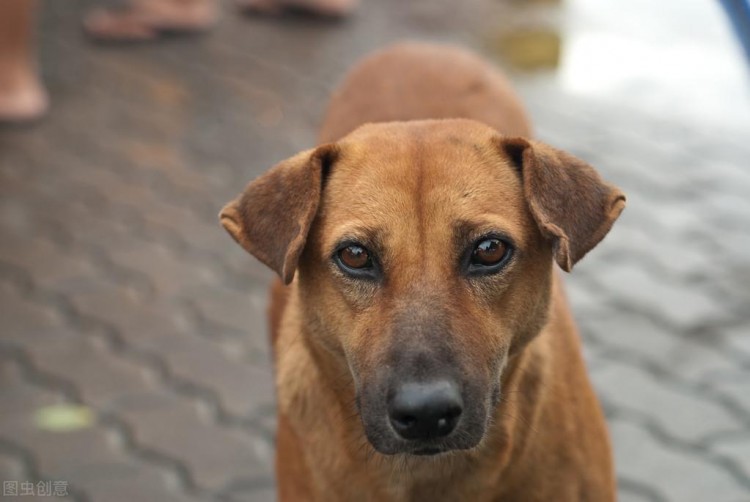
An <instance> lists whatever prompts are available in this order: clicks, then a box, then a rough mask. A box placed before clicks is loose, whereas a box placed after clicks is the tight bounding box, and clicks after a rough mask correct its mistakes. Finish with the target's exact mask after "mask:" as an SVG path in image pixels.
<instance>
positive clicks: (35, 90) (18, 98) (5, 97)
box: [0, 0, 49, 123]
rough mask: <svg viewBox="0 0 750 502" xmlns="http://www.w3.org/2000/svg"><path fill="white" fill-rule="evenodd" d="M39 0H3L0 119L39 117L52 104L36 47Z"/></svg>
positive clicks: (0, 17)
mask: <svg viewBox="0 0 750 502" xmlns="http://www.w3.org/2000/svg"><path fill="white" fill-rule="evenodd" d="M35 11H36V0H1V1H0V122H6V123H21V122H29V121H33V120H36V119H38V118H40V117H41V116H42V115H44V113H45V112H46V111H47V108H48V106H49V104H48V98H47V93H46V91H45V90H44V88H43V87H42V84H41V82H40V81H39V76H38V72H37V67H36V54H35V47H34V45H35V44H34V31H35V26H34V14H35Z"/></svg>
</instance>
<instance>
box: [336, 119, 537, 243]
mask: <svg viewBox="0 0 750 502" xmlns="http://www.w3.org/2000/svg"><path fill="white" fill-rule="evenodd" d="M497 139H498V134H497V133H496V132H495V131H494V130H492V129H491V128H489V127H487V126H484V125H482V124H479V123H476V122H472V121H465V120H445V121H424V122H417V123H414V122H404V123H392V124H377V125H368V126H365V127H363V128H360V129H359V130H357V131H356V132H355V133H353V134H351V135H350V136H347V137H346V138H345V139H344V140H342V141H341V142H340V143H339V145H340V155H339V156H338V158H337V160H336V163H335V165H334V166H333V168H332V169H331V173H330V177H329V180H328V182H327V184H326V190H325V191H324V198H323V208H324V211H325V213H326V214H328V215H331V217H332V219H334V220H335V221H338V222H345V221H352V222H355V223H356V222H359V223H361V226H363V227H369V228H381V227H383V226H391V224H392V223H393V221H394V220H399V221H400V222H402V224H401V225H399V226H400V228H404V229H411V230H413V229H414V227H416V226H419V227H421V228H424V227H425V226H432V227H446V226H450V225H452V224H453V223H454V222H455V221H458V220H466V221H474V220H477V219H481V218H482V217H483V216H492V217H495V218H499V219H500V220H502V221H507V226H511V227H512V226H514V225H516V224H517V223H521V222H522V221H523V220H525V219H526V216H527V213H528V211H527V209H526V203H525V200H524V198H523V189H522V185H521V180H520V176H519V174H518V172H517V171H516V169H515V168H514V167H513V166H512V165H511V162H510V161H509V160H508V159H507V158H506V157H505V156H504V154H503V153H502V151H501V149H500V148H499V146H498V144H497ZM417 219H419V221H417ZM409 220H413V223H414V224H413V225H409V224H408V221H409ZM509 230H512V229H509Z"/></svg>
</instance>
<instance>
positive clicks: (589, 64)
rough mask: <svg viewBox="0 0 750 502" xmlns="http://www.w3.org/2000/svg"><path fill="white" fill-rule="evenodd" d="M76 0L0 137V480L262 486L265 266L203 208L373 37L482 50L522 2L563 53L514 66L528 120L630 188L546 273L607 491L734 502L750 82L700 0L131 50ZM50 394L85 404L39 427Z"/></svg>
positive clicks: (392, 19)
mask: <svg viewBox="0 0 750 502" xmlns="http://www.w3.org/2000/svg"><path fill="white" fill-rule="evenodd" d="M91 3H92V2H77V3H76V4H75V5H71V4H70V3H68V2H51V1H49V2H47V3H46V4H45V7H46V12H45V15H44V19H43V27H44V30H43V36H42V39H43V51H42V52H43V66H44V72H45V79H46V81H47V83H48V86H49V88H50V90H51V93H52V98H53V102H54V106H53V109H52V113H51V115H50V116H49V118H48V119H47V120H46V121H44V122H43V123H41V124H39V125H38V127H36V128H33V129H28V130H7V129H5V130H0V323H1V324H0V326H1V328H0V329H1V331H0V479H2V480H3V481H13V482H15V481H18V482H24V481H25V482H34V483H36V482H37V481H40V480H49V481H52V480H56V481H63V482H66V483H68V484H67V486H66V488H67V491H68V493H69V495H68V499H70V500H78V501H107V502H109V501H123V502H130V501H133V500H138V501H159V502H161V501H164V502H167V501H188V500H196V501H197V500H227V501H266V500H272V499H273V493H274V491H273V478H272V468H271V463H272V455H273V427H274V419H273V394H272V387H271V369H270V366H269V361H268V349H267V346H266V335H265V321H264V316H263V311H264V307H265V287H266V284H267V282H268V279H269V278H270V274H269V273H268V272H267V271H265V270H264V269H263V268H262V267H261V266H260V265H259V264H258V263H257V262H255V261H254V260H253V259H251V258H250V257H249V256H247V255H245V254H244V252H242V251H241V250H240V249H239V247H237V246H235V245H234V244H233V243H232V242H231V241H230V239H229V238H228V237H227V236H226V235H225V234H224V232H223V231H222V230H221V229H220V228H219V226H218V225H217V222H216V214H217V212H218V209H219V208H220V207H221V205H222V204H223V203H224V202H225V201H226V200H228V199H229V198H230V197H232V196H234V195H235V194H236V193H237V192H238V191H239V190H240V189H241V187H242V186H244V184H245V182H246V181H247V180H249V179H250V178H252V177H254V176H256V175H258V174H259V173H260V172H262V171H263V170H265V169H266V168H268V167H269V166H271V165H272V164H273V163H275V162H276V161H278V160H280V159H282V158H285V157H287V156H289V155H291V154H293V153H295V152H296V151H298V150H301V149H303V148H307V147H310V146H312V144H313V141H314V136H315V127H316V124H317V121H318V120H319V117H320V113H321V109H322V106H323V104H324V103H325V99H326V96H327V95H328V93H329V92H330V90H331V89H332V87H333V86H334V85H335V82H336V81H337V80H338V79H339V78H340V77H341V75H342V73H343V72H344V71H345V69H346V68H347V67H348V66H349V65H350V64H351V63H352V62H353V61H354V60H356V59H357V58H358V57H359V56H360V55H362V54H364V53H366V52H367V51H368V50H370V49H372V48H374V47H378V46H381V45H383V44H384V43H386V42H388V41H390V40H396V39H399V38H402V37H405V36H410V37H421V38H431V39H439V40H452V41H458V42H461V43H464V44H466V45H469V46H472V47H474V48H476V49H478V50H482V51H485V52H486V51H487V49H488V48H489V47H494V46H495V45H493V40H495V37H496V35H497V34H498V33H502V31H503V29H505V28H506V27H508V26H512V25H515V24H518V19H534V20H535V21H534V22H535V23H540V25H541V26H548V27H549V26H552V27H562V28H561V31H560V33H561V34H562V44H563V53H562V60H561V62H560V64H559V68H558V71H557V72H542V73H536V74H534V75H522V74H518V75H515V79H516V80H517V83H518V86H519V88H520V89H521V91H522V93H523V94H524V97H525V99H526V101H527V102H528V104H529V107H530V109H531V111H532V115H533V116H534V119H535V123H536V124H537V126H538V131H539V135H540V137H542V138H544V139H545V140H547V141H548V142H550V143H554V144H555V145H557V146H559V147H562V148H565V149H568V150H571V151H573V152H575V153H577V154H578V155H580V156H582V157H583V158H586V159H587V160H589V161H590V162H591V163H592V164H594V165H596V166H597V167H598V168H599V169H600V170H601V171H602V172H604V173H605V175H606V176H607V177H608V178H610V179H611V180H613V181H614V182H616V183H618V184H619V185H620V186H622V187H623V188H624V189H625V191H626V192H627V193H628V196H629V206H628V209H627V210H626V213H625V214H624V216H623V218H622V219H621V220H620V222H619V223H618V224H617V225H616V228H615V231H614V232H613V233H612V234H611V235H610V236H609V237H608V238H607V240H606V241H605V243H604V244H603V245H602V246H601V247H600V248H599V249H597V250H596V251H595V252H593V253H592V254H591V255H590V256H589V257H587V258H586V260H584V262H582V263H581V265H580V267H578V269H577V270H576V271H575V273H574V274H573V275H572V276H571V277H570V280H569V281H568V284H569V289H570V291H571V295H572V297H573V301H574V305H575V311H576V316H577V318H578V320H579V323H580V325H581V327H582V331H583V333H584V336H585V341H586V350H587V358H588V360H589V363H590V370H591V374H592V377H593V379H594V381H595V384H596V387H597V389H598V391H599V394H600V397H601V399H602V401H603V403H604V405H605V408H606V411H607V416H608V419H609V424H610V428H611V431H612V435H613V438H614V442H615V449H616V457H617V469H618V478H619V482H620V495H621V500H623V501H627V502H636V501H639V502H640V501H652V502H660V501H680V502H684V501H695V502H703V501H709V500H710V501H712V502H724V501H727V502H740V501H748V500H750V309H749V308H748V307H750V286H749V284H750V251H748V250H749V249H750V166H749V165H748V159H750V145H749V144H748V143H747V132H748V131H749V130H750V105H749V104H748V98H747V93H746V89H747V82H748V80H747V72H746V68H744V67H743V62H742V60H741V57H740V52H739V48H735V47H734V46H732V45H731V44H732V42H731V40H729V38H728V37H729V36H728V32H727V31H726V27H725V25H724V20H723V19H722V16H721V13H720V12H718V11H714V10H712V7H711V6H710V5H707V4H708V2H692V3H691V6H690V8H687V7H686V4H681V3H680V2H679V1H675V0H670V1H669V2H667V1H665V2H663V3H661V2H660V3H659V6H660V7H659V9H662V10H660V11H658V12H654V8H655V7H654V6H655V3H653V2H650V3H645V4H644V3H643V2H642V1H639V2H635V1H634V2H632V7H631V8H630V10H629V11H626V12H618V11H615V10H614V9H615V8H617V5H618V4H619V5H620V6H622V3H621V2H613V1H606V2H592V1H589V0H575V1H573V0H571V1H569V2H568V6H567V10H566V11H563V13H562V14H560V13H558V12H553V11H550V10H549V9H546V8H534V9H533V12H531V11H530V10H529V11H527V10H525V9H530V8H529V7H524V6H522V5H520V4H518V3H516V4H514V5H515V7H513V8H510V9H509V8H506V7H505V6H504V5H503V3H502V2H500V1H496V2H490V1H489V0H471V1H466V2H462V3H461V6H462V7H461V8H460V9H459V8H458V7H457V5H458V4H456V3H455V2H450V1H448V0H440V1H438V0H419V1H417V0H414V1H410V2H401V1H399V0H378V1H367V0H365V4H364V6H363V9H362V10H361V11H360V12H359V14H358V16H357V17H356V18H354V19H352V20H351V21H350V22H347V23H340V24H337V23H324V22H310V21H308V20H303V19H299V18H290V19H285V20H280V21H274V20H269V19H257V18H239V17H237V16H234V15H233V14H231V13H228V15H227V16H226V18H225V20H224V22H223V23H222V25H221V30H219V31H217V32H215V33H213V34H211V35H209V36H206V37H201V38H196V39H187V38H177V39H172V40H169V41H167V42H166V43H163V44H160V45H156V46H125V47H124V46H115V47H97V46H92V45H89V44H87V43H86V42H85V41H84V40H82V38H81V37H80V35H79V33H78V25H77V23H78V18H79V16H80V12H81V9H83V8H85V7H86V6H87V5H90V4H91ZM700 3H702V4H703V6H702V7H700V8H698V7H696V6H697V4H700ZM628 5H631V3H628ZM680 5H682V7H681V6H680ZM649 6H650V7H649ZM649 9H650V10H649ZM519 12H520V14H521V16H518V14H519ZM706 13H707V14H706ZM514 16H515V17H514ZM659 16H661V17H659ZM607 23H610V24H609V25H607ZM607 26H609V27H607ZM613 27H615V28H613ZM555 29H557V28H555ZM726 44H729V46H727V45H726ZM726 47H730V48H729V49H728V51H727V49H726ZM735 49H736V50H735ZM490 52H493V51H490ZM55 404H77V405H83V406H85V407H86V408H84V409H89V410H91V411H93V412H94V414H95V419H94V420H93V421H92V422H91V423H90V424H89V425H88V426H84V427H80V428H78V429H75V430H72V431H69V432H64V433H63V432H59V431H55V430H51V429H50V426H49V424H47V425H46V426H43V425H44V423H42V422H39V421H38V420H36V421H35V418H34V417H37V418H39V411H40V410H43V409H45V407H47V406H50V405H55ZM84 418H85V417H84ZM84 422H85V421H84ZM16 486H17V487H19V490H20V489H22V488H23V489H26V490H27V491H34V493H35V494H36V498H37V499H39V500H42V499H44V491H43V486H44V485H40V486H37V485H34V486H33V490H29V487H30V485H23V486H22V485H20V484H18V485H16ZM4 488H5V486H4ZM10 498H11V497H9V499H10ZM34 499H35V497H32V496H27V497H19V500H34Z"/></svg>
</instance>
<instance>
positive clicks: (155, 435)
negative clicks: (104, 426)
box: [118, 394, 272, 490]
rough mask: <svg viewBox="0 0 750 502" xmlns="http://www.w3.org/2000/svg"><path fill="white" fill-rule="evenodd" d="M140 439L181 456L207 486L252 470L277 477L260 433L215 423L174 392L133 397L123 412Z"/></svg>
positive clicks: (171, 455) (212, 487) (217, 485)
mask: <svg viewBox="0 0 750 502" xmlns="http://www.w3.org/2000/svg"><path fill="white" fill-rule="evenodd" d="M118 416H120V417H122V418H123V419H124V420H125V422H126V423H127V424H128V425H129V426H130V427H132V430H133V434H134V438H135V441H136V442H137V443H138V444H141V445H145V446H147V447H148V448H149V449H150V450H153V451H156V452H159V453H161V454H163V455H165V456H167V457H169V458H174V459H180V461H181V462H183V463H184V464H185V465H186V466H188V468H189V472H190V474H191V476H192V478H193V479H194V481H195V483H196V484H197V485H198V486H199V487H200V488H202V489H207V490H220V489H221V488H222V487H224V485H226V484H227V483H228V482H230V481H231V480H232V479H234V478H237V477H239V476H244V475H246V474H247V473H248V472H253V473H256V474H257V475H258V476H259V477H261V476H265V477H270V476H271V472H272V471H271V469H272V467H271V466H272V452H271V449H270V448H269V446H268V444H267V443H266V442H265V441H264V440H263V439H261V438H260V437H255V436H254V435H252V434H250V433H249V432H244V431H240V430H237V429H231V428H227V427H223V426H222V425H221V424H217V423H212V419H211V418H210V417H208V416H206V412H205V411H204V412H202V411H201V410H200V409H199V408H197V406H196V405H195V403H193V402H191V401H190V400H187V399H185V398H181V397H178V396H176V395H172V394H153V395H149V396H144V397H143V398H142V399H139V400H132V401H130V402H129V403H128V406H127V407H123V408H122V409H121V410H119V412H118Z"/></svg>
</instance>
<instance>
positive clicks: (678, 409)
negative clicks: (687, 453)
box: [592, 361, 743, 444]
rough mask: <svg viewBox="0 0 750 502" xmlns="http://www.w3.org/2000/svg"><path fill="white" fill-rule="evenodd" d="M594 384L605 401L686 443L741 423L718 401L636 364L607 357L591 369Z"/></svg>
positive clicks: (735, 427) (729, 429)
mask: <svg viewBox="0 0 750 502" xmlns="http://www.w3.org/2000/svg"><path fill="white" fill-rule="evenodd" d="M592 373H593V378H594V385H595V386H596V388H597V390H598V391H599V392H600V394H602V395H603V396H605V402H609V403H613V404H615V405H616V406H617V407H618V408H622V409H625V410H631V411H633V412H635V413H637V414H639V416H642V417H648V418H649V419H650V420H653V421H654V422H656V423H657V424H658V425H659V427H661V429H662V430H663V431H666V433H667V434H669V435H670V436H673V437H675V438H679V439H680V440H682V441H685V442H686V443H688V444H691V443H697V442H700V441H701V440H703V439H705V438H706V437H707V436H709V435H711V434H713V433H716V432H725V431H739V430H741V429H742V428H743V423H742V421H741V420H739V419H738V418H737V417H735V416H733V415H732V414H731V412H729V411H727V410H726V409H725V408H723V407H722V406H721V405H719V404H717V403H715V402H712V401H709V400H707V399H705V398H702V397H701V396H700V395H697V394H696V393H694V392H689V391H685V390H680V388H679V387H678V386H676V385H670V384H669V383H667V382H664V381H661V380H659V379H657V378H655V377H654V376H652V375H650V374H649V373H647V372H644V371H642V370H639V368H638V367H637V366H633V365H630V364H624V363H621V362H618V361H609V363H608V364H606V365H599V366H597V367H596V368H594V369H592Z"/></svg>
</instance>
